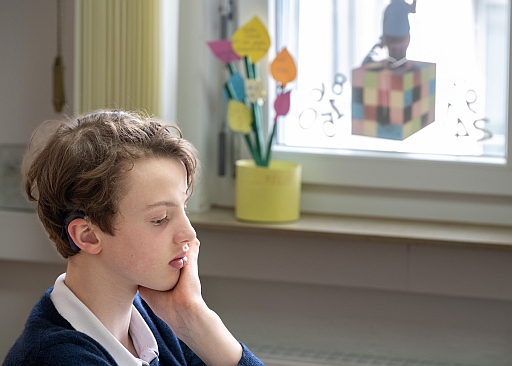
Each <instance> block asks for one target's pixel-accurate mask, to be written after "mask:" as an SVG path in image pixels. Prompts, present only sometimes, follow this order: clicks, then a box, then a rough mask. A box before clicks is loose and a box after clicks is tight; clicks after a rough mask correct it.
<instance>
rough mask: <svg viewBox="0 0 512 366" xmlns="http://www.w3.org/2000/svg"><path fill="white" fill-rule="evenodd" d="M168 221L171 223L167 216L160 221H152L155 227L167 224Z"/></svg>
mask: <svg viewBox="0 0 512 366" xmlns="http://www.w3.org/2000/svg"><path fill="white" fill-rule="evenodd" d="M167 221H169V218H168V217H167V215H166V216H165V217H162V218H161V219H158V220H151V222H152V223H153V225H155V226H160V225H162V224H164V223H166V222H167Z"/></svg>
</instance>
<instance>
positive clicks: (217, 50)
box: [207, 39, 240, 64]
mask: <svg viewBox="0 0 512 366" xmlns="http://www.w3.org/2000/svg"><path fill="white" fill-rule="evenodd" d="M207 43H208V46H210V49H211V50H212V52H213V54H214V55H215V57H217V58H218V59H219V60H221V61H222V62H224V63H227V64H228V63H230V62H233V61H237V60H240V56H238V55H237V54H236V53H235V52H234V51H233V48H232V47H231V41H230V40H229V39H222V40H220V41H212V42H207Z"/></svg>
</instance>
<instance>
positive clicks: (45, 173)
mask: <svg viewBox="0 0 512 366" xmlns="http://www.w3.org/2000/svg"><path fill="white" fill-rule="evenodd" d="M170 127H171V128H174V129H175V130H176V131H177V132H178V134H179V136H175V135H173V134H172V133H171V131H170ZM30 150H31V149H30V148H29V152H30ZM151 157H158V158H162V157H163V158H170V159H175V160H178V161H180V162H182V164H183V165H184V167H185V169H186V172H187V186H188V190H189V193H191V191H192V187H193V181H194V175H195V172H196V167H197V160H196V157H195V150H194V148H193V147H192V145H191V144H190V143H189V142H187V141H186V140H184V139H182V138H181V132H180V131H179V129H178V128H177V127H174V126H166V125H164V124H162V123H160V122H159V121H157V120H156V119H153V118H150V117H145V116H142V115H140V114H137V113H128V112H122V111H106V110H100V111H95V112H92V113H88V114H85V115H83V116H81V117H78V118H76V119H73V120H70V121H65V122H62V123H61V124H60V125H59V127H58V128H57V130H56V131H55V132H54V133H53V134H52V135H51V136H50V137H49V139H47V140H46V142H45V144H44V146H42V147H41V148H40V149H38V150H37V151H34V152H33V153H29V154H27V156H26V157H25V162H24V166H25V191H26V193H27V196H28V198H29V200H31V201H37V211H38V215H39V218H40V220H41V221H42V223H43V225H44V227H45V229H46V231H47V232H48V233H49V236H50V239H51V240H52V241H54V242H55V244H56V246H57V250H58V251H59V253H60V254H61V255H62V256H63V257H64V258H68V257H70V256H72V255H74V254H75V253H76V252H75V251H74V250H73V249H72V248H71V246H70V243H69V241H68V239H67V233H66V231H65V229H64V221H65V220H66V217H68V219H69V216H68V215H70V214H71V215H73V214H75V213H77V212H83V213H84V214H85V216H86V217H87V220H89V221H90V222H91V223H92V224H94V225H96V226H98V227H99V228H100V229H101V230H102V231H104V232H105V233H108V234H110V235H114V234H115V227H114V220H115V218H116V215H117V213H118V207H119V206H118V204H119V201H120V200H121V199H122V198H123V194H124V193H123V192H124V191H125V189H124V178H125V176H126V172H128V171H129V170H130V169H131V168H132V167H133V163H134V161H136V160H137V159H141V158H151Z"/></svg>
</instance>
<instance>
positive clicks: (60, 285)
mask: <svg viewBox="0 0 512 366" xmlns="http://www.w3.org/2000/svg"><path fill="white" fill-rule="evenodd" d="M65 278H66V274H65V273H63V274H62V275H60V276H59V277H58V278H57V280H56V281H55V285H54V288H53V291H52V293H51V294H50V298H51V299H52V302H53V304H54V305H55V308H56V309H57V311H58V312H59V314H60V315H61V316H62V317H63V318H64V319H66V320H67V321H68V322H69V323H70V324H71V325H72V326H73V328H75V329H76V330H77V331H79V332H82V333H85V334H87V335H88V336H89V337H91V338H93V339H94V340H96V341H97V342H98V343H100V344H101V345H102V346H103V347H105V349H106V350H107V351H108V352H109V353H110V354H111V355H112V357H114V359H115V360H116V362H117V363H118V364H119V365H123V366H124V365H126V366H132V365H133V366H144V365H147V364H149V363H150V362H151V361H152V360H153V359H154V358H155V357H157V356H158V345H157V343H156V339H155V337H154V335H153V333H152V332H151V330H150V329H149V327H148V325H147V324H146V322H145V321H144V319H143V318H142V316H141V315H140V313H139V311H138V310H137V309H136V308H135V306H133V305H132V314H131V320H130V335H131V337H132V341H133V345H134V347H135V350H136V351H137V353H138V354H139V357H140V358H136V357H134V356H133V355H132V354H131V353H130V352H129V351H128V350H127V349H126V348H125V347H124V346H123V345H122V344H121V343H120V342H119V341H118V340H117V339H116V338H115V337H114V336H113V335H112V334H111V333H110V332H109V331H108V329H107V328H105V326H104V325H103V324H102V323H101V322H100V321H99V319H98V318H96V316H95V315H94V314H93V313H92V312H91V311H90V310H89V308H87V306H85V304H84V303H82V302H81V301H80V300H79V299H78V298H77V297H76V296H75V294H74V293H73V292H72V291H71V290H70V289H69V287H67V286H66V284H65V283H64V279H65Z"/></svg>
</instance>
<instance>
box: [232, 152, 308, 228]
mask: <svg viewBox="0 0 512 366" xmlns="http://www.w3.org/2000/svg"><path fill="white" fill-rule="evenodd" d="M301 175H302V167H301V165H299V164H296V163H292V162H285V161H271V162H270V165H269V167H267V168H265V167H259V166H256V165H255V164H254V161H253V160H238V161H237V162H236V206H235V216H236V218H237V219H239V220H243V221H256V222H283V221H295V220H298V219H299V216H300V188H301Z"/></svg>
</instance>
